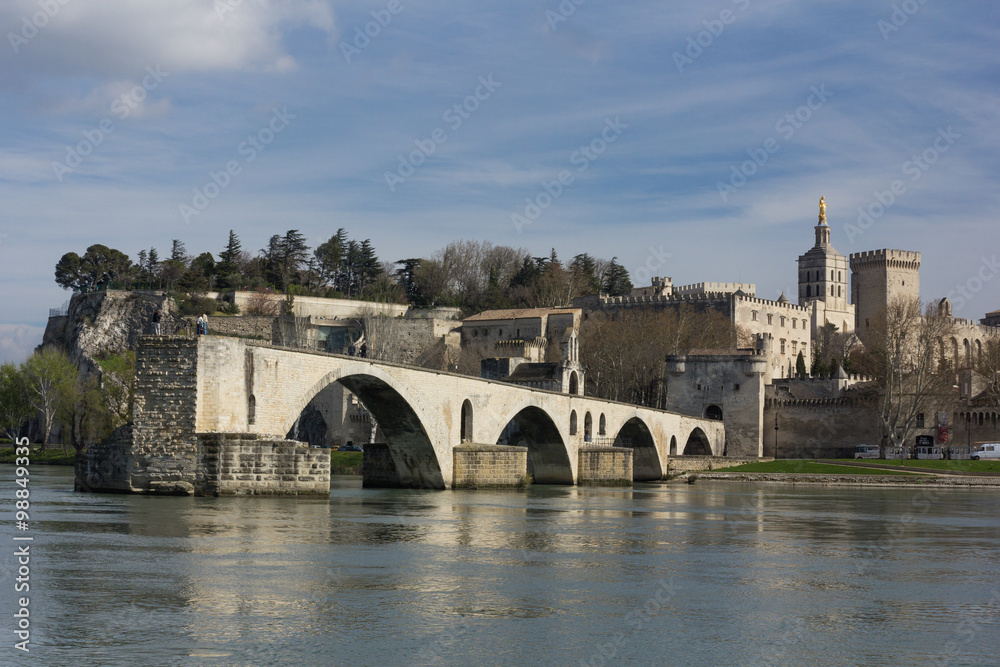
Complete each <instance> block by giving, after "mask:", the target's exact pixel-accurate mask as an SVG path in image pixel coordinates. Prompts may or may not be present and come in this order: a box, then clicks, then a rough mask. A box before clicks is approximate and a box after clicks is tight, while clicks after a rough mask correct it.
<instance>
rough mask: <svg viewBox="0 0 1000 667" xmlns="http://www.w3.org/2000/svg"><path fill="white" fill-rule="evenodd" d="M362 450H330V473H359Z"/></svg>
mask: <svg viewBox="0 0 1000 667" xmlns="http://www.w3.org/2000/svg"><path fill="white" fill-rule="evenodd" d="M362 456H364V452H338V451H336V450H331V451H330V474H331V475H360V474H361V457H362Z"/></svg>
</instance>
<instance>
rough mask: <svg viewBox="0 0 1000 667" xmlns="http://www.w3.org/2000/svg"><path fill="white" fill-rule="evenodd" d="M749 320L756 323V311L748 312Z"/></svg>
mask: <svg viewBox="0 0 1000 667" xmlns="http://www.w3.org/2000/svg"><path fill="white" fill-rule="evenodd" d="M750 319H751V320H753V321H754V322H756V321H757V311H756V310H752V311H750Z"/></svg>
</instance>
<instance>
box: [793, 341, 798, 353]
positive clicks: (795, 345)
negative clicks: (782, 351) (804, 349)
mask: <svg viewBox="0 0 1000 667" xmlns="http://www.w3.org/2000/svg"><path fill="white" fill-rule="evenodd" d="M798 347H799V341H797V340H793V341H792V354H795V353H796V352H798Z"/></svg>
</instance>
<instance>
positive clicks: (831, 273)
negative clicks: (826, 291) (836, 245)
mask: <svg viewBox="0 0 1000 667" xmlns="http://www.w3.org/2000/svg"><path fill="white" fill-rule="evenodd" d="M830 280H833V269H830Z"/></svg>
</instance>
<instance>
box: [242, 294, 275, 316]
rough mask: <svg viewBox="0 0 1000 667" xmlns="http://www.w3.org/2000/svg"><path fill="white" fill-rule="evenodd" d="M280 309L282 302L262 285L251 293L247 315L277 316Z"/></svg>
mask: <svg viewBox="0 0 1000 667" xmlns="http://www.w3.org/2000/svg"><path fill="white" fill-rule="evenodd" d="M279 310H280V302H279V299H278V297H277V296H275V295H274V294H272V293H271V292H268V291H267V290H265V289H264V288H262V287H259V288H257V289H256V290H255V291H254V293H253V294H251V295H250V299H249V301H247V308H246V313H247V315H262V316H265V317H275V316H276V315H277V314H278V311H279Z"/></svg>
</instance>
